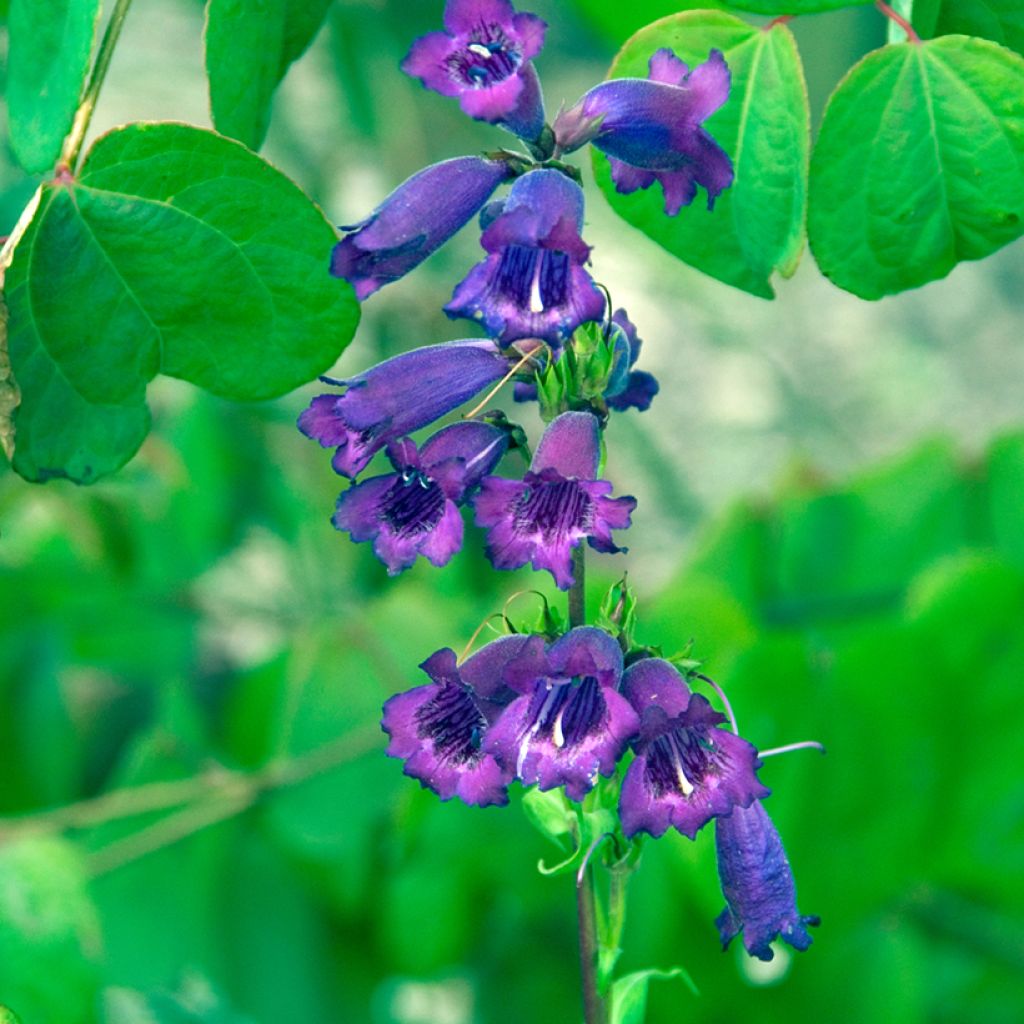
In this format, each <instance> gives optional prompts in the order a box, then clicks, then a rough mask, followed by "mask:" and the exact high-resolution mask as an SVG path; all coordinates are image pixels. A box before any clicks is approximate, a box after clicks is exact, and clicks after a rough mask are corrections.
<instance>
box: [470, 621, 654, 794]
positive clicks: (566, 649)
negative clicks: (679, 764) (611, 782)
mask: <svg viewBox="0 0 1024 1024" xmlns="http://www.w3.org/2000/svg"><path fill="white" fill-rule="evenodd" d="M621 675H622V651H621V649H620V648H619V645H618V642H617V641H616V640H615V639H614V638H613V637H611V636H610V635H609V634H608V633H606V632H604V630H601V629H597V628H596V627H594V626H578V627H577V628H576V629H572V630H570V631H569V632H568V633H566V634H565V635H564V636H562V637H559V639H557V640H556V641H555V642H554V643H552V644H551V645H550V646H548V647H545V645H544V642H543V640H542V638H541V637H532V638H530V640H529V643H528V644H526V645H524V646H523V648H522V651H521V652H520V653H519V654H518V656H517V657H515V658H513V659H511V660H510V661H509V662H508V664H507V666H506V668H505V671H504V676H503V678H504V681H505V682H506V683H508V685H509V686H510V687H511V688H512V689H513V690H514V691H515V693H516V694H517V696H516V697H515V699H513V700H512V702H511V703H510V704H509V705H508V706H507V707H506V708H505V710H504V711H502V712H501V714H500V716H499V717H498V718H497V719H496V720H495V721H494V722H493V723H492V724H491V725H490V727H489V728H488V730H487V734H486V736H485V737H484V740H483V747H482V749H483V750H484V751H485V752H486V753H489V754H492V755H493V756H494V757H495V758H496V760H497V761H498V763H499V764H501V765H502V766H504V767H505V768H506V769H507V770H509V771H512V772H513V773H514V775H515V777H516V778H517V779H519V781H520V782H522V783H523V785H526V786H530V785H533V784H536V785H537V786H538V788H540V789H541V790H548V789H554V788H556V787H558V786H564V787H565V792H566V794H567V795H568V796H569V797H570V798H571V799H573V800H582V799H583V797H584V796H585V795H586V794H587V792H588V791H589V790H590V789H592V788H593V786H594V785H595V783H596V782H597V778H598V776H599V775H605V776H607V775H611V774H612V773H613V772H614V771H615V766H616V764H617V763H618V760H619V758H620V757H621V756H622V754H623V752H624V751H625V749H626V745H627V743H628V742H629V739H630V738H631V737H632V736H633V735H634V734H635V732H636V730H637V727H638V725H639V719H638V717H637V714H636V712H635V711H634V710H633V709H632V707H630V705H629V702H628V701H626V700H625V699H624V698H623V697H622V695H621V694H620V693H619V692H618V685H619V680H620V677H621Z"/></svg>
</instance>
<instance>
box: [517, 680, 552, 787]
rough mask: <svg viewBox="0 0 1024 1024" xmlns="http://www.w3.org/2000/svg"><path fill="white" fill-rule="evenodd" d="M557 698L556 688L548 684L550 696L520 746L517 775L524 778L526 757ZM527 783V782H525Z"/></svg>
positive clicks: (546, 698)
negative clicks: (532, 741)
mask: <svg viewBox="0 0 1024 1024" xmlns="http://www.w3.org/2000/svg"><path fill="white" fill-rule="evenodd" d="M555 698H556V694H555V689H554V687H553V686H552V685H551V684H550V683H548V695H547V696H546V697H545V698H544V703H543V704H542V705H541V708H540V711H539V712H538V713H537V720H536V721H535V722H534V723H533V725H532V726H530V728H529V729H528V730H527V731H526V732H525V733H524V734H523V739H522V742H521V743H520V744H519V756H518V757H517V758H516V775H518V776H519V777H520V778H522V777H523V765H524V764H525V763H526V755H527V754H528V753H529V752H530V741H531V740H532V739H533V737H534V736H536V735H537V733H538V732H540V730H541V727H542V726H543V725H544V722H545V720H546V719H547V713H548V711H550V710H551V705H552V704H553V703H554V701H555ZM524 781H525V780H524Z"/></svg>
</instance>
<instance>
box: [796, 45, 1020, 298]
mask: <svg viewBox="0 0 1024 1024" xmlns="http://www.w3.org/2000/svg"><path fill="white" fill-rule="evenodd" d="M808 218H809V219H808V232H809V236H810V242H811V249H812V251H813V253H814V257H815V259H816V260H817V261H818V266H819V267H820V268H821V270H822V272H823V273H824V274H825V275H826V276H827V277H829V278H831V279H832V281H833V282H834V283H835V284H837V285H838V286H839V287H840V288H845V289H846V290H847V291H851V292H853V293H854V294H856V295H859V296H861V297H862V298H866V299H877V298H879V297H881V296H882V295H890V294H892V293H894V292H901V291H905V290H906V289H908V288H915V287H917V286H918V285H922V284H925V283H926V282H928V281H934V280H936V279H937V278H940V277H944V276H945V275H946V274H948V273H949V272H950V270H952V269H953V267H955V266H956V264H957V263H959V262H960V261H961V260H975V259H981V258H983V257H985V256H988V255H989V254H990V253H992V252H994V251H995V250H996V249H999V248H1000V247H1002V246H1004V245H1006V244H1007V243H1008V242H1012V241H1013V240H1014V239H1015V238H1018V237H1019V236H1020V235H1021V233H1022V232H1024V60H1022V59H1021V58H1020V57H1019V56H1017V55H1016V54H1015V53H1012V52H1011V51H1009V50H1007V49H1004V48H1003V47H1001V46H997V45H996V44H995V43H991V42H988V41H986V40H983V39H969V38H967V37H966V36H943V37H942V38H939V39H934V40H930V41H929V42H926V43H903V44H899V45H895V46H887V47H885V48H884V49H881V50H876V51H875V52H874V53H871V54H869V55H868V56H867V57H865V58H864V60H862V61H861V62H860V63H859V64H858V65H857V66H856V67H854V69H853V70H852V71H851V72H850V74H849V75H848V76H847V77H846V78H845V79H844V80H843V81H842V82H841V83H840V84H839V87H838V88H837V89H836V91H835V93H834V94H833V96H832V98H831V99H830V100H829V104H828V107H827V108H826V111H825V117H824V121H823V123H822V126H821V134H820V136H819V138H818V142H817V145H816V146H815V149H814V156H813V158H812V160H811V178H810V210H809V214H808Z"/></svg>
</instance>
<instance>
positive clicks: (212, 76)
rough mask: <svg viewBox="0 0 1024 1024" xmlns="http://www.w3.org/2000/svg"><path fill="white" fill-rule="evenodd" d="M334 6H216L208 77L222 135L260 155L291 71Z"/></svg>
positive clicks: (313, 2)
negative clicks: (282, 86) (274, 107)
mask: <svg viewBox="0 0 1024 1024" xmlns="http://www.w3.org/2000/svg"><path fill="white" fill-rule="evenodd" d="M330 5H331V0H263V2H261V3H253V2H252V0H210V3H209V6H208V7H207V17H206V73H207V76H208V78H209V80H210V108H211V111H212V114H213V123H214V125H215V126H216V128H217V130H218V131H219V132H222V133H223V134H225V135H230V136H231V137H232V138H234V139H238V140H239V141H240V142H244V143H245V144H246V145H247V146H249V147H250V149H258V148H259V146H260V144H261V143H262V142H263V138H264V136H265V135H266V134H267V125H268V123H269V121H270V104H271V101H272V100H273V97H274V92H275V90H276V89H277V86H278V84H279V83H280V81H281V79H282V78H284V76H285V73H286V72H287V70H288V66H289V65H290V64H291V63H292V61H294V60H297V59H298V58H299V57H300V56H301V55H302V53H303V52H304V51H305V49H306V47H308V46H309V44H310V43H311V42H312V41H313V37H314V36H315V35H316V33H317V31H318V30H319V28H320V25H321V24H322V23H323V20H324V18H325V17H326V15H327V9H328V8H329V7H330Z"/></svg>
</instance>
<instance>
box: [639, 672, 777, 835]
mask: <svg viewBox="0 0 1024 1024" xmlns="http://www.w3.org/2000/svg"><path fill="white" fill-rule="evenodd" d="M622 689H623V693H624V695H625V697H626V699H627V700H628V701H629V702H630V704H631V705H632V706H633V708H634V710H635V711H636V712H637V714H638V715H639V716H640V735H639V737H638V739H637V740H636V742H635V743H634V747H635V749H636V757H635V758H634V759H633V761H632V763H631V764H630V766H629V768H628V769H627V771H626V777H625V779H624V780H623V783H622V793H621V796H620V801H619V813H620V817H621V819H622V829H623V831H624V832H625V834H626V836H627V837H628V836H633V835H636V833H637V832H647V833H649V834H650V835H652V836H655V837H658V836H661V835H663V834H664V833H665V832H666V831H667V829H668V828H669V826H674V827H675V828H677V829H678V830H679V831H680V832H682V833H683V835H685V836H689V837H690V838H691V839H693V838H694V837H695V836H696V835H697V832H698V831H699V830H700V829H701V828H703V826H704V825H706V824H707V823H708V822H709V821H710V820H711V819H712V818H713V817H715V816H717V815H723V814H729V813H730V812H731V811H732V810H733V809H734V808H736V807H749V806H750V804H751V803H752V802H753V801H754V800H757V799H760V798H762V797H766V796H768V792H769V791H768V789H767V788H765V786H763V785H762V784H761V783H760V782H759V781H758V779H757V776H756V775H755V770H756V768H757V766H758V760H757V751H756V750H755V749H754V747H753V746H752V745H751V744H750V743H748V742H747V741H746V740H744V739H741V738H740V737H739V736H736V735H735V734H734V733H731V732H728V731H727V730H725V729H721V728H719V726H720V725H721V723H722V722H724V721H725V716H724V715H721V714H719V713H718V712H717V711H715V710H714V709H713V708H712V707H711V705H710V704H709V703H708V702H707V700H706V699H705V698H704V697H701V696H699V695H698V694H693V693H691V692H690V688H689V687H688V686H687V685H686V683H685V682H684V681H683V679H682V677H681V676H680V675H679V673H678V672H677V671H676V669H675V668H674V667H673V666H672V665H671V664H669V662H667V661H663V660H662V659H661V658H646V659H644V660H643V661H638V662H636V663H634V664H633V665H631V666H630V667H629V669H628V670H627V671H626V674H625V677H624V678H623V684H622Z"/></svg>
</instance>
